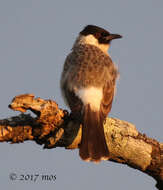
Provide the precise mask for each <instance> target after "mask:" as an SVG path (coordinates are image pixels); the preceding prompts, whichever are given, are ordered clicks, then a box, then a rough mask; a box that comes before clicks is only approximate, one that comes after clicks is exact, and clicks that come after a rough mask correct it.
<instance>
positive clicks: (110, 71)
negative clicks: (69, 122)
mask: <svg viewBox="0 0 163 190" xmlns="http://www.w3.org/2000/svg"><path fill="white" fill-rule="evenodd" d="M98 32H99V31H98ZM86 35H88V34H86ZM108 35H110V33H109V34H108ZM82 36H83V35H82ZM99 36H100V35H96V38H99ZM105 37H106V35H105ZM100 38H101V36H100ZM117 38H118V37H117ZM109 42H110V41H109ZM109 42H108V44H109ZM105 43H106V42H105ZM108 46H109V45H108ZM100 47H101V46H100ZM117 76H118V70H117V68H116V67H115V66H114V64H113V62H112V60H111V58H110V56H109V55H108V54H107V53H106V52H104V51H103V50H102V49H100V48H98V46H96V45H94V44H91V43H90V44H89V43H84V42H83V41H82V40H81V36H80V37H79V38H78V39H77V41H76V43H75V45H74V46H73V48H72V51H71V53H70V54H69V55H68V56H67V58H66V61H65V64H64V69H63V73H62V77H61V89H62V94H63V96H64V98H65V100H66V102H67V104H68V105H69V107H70V109H71V111H72V116H73V119H76V120H78V121H79V122H80V123H82V126H83V127H82V140H81V144H80V146H79V154H80V157H81V158H82V159H83V160H85V161H94V162H99V161H100V160H105V159H108V158H109V150H108V147H107V145H106V140H105V135H104V129H103V122H104V120H105V119H106V117H107V115H108V113H109V112H110V110H111V107H112V101H113V97H114V92H115V83H116V78H117Z"/></svg>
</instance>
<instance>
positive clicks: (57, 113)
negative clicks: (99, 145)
mask: <svg viewBox="0 0 163 190" xmlns="http://www.w3.org/2000/svg"><path fill="white" fill-rule="evenodd" d="M9 107H10V108H11V109H13V110H17V111H21V112H25V111H27V110H31V111H32V112H33V113H35V114H36V117H32V116H31V115H29V114H20V115H18V116H15V117H12V118H9V119H3V120H0V141H1V142H6V141H8V142H12V143H20V142H23V141H25V140H32V141H35V142H36V143H37V144H41V145H44V148H55V147H65V148H66V149H75V148H78V146H79V144H80V141H81V131H82V130H81V127H82V126H81V125H80V124H79V123H78V121H74V120H71V117H69V114H68V112H67V111H64V110H62V109H59V108H58V105H57V104H56V103H55V102H54V101H52V100H43V99H41V98H34V95H32V94H24V95H19V96H16V97H15V98H14V99H13V100H12V103H11V104H10V105H9ZM104 131H105V137H106V142H107V145H108V149H109V152H110V159H109V160H110V161H113V162H117V163H121V164H126V165H128V166H130V167H132V168H135V169H138V170H140V171H142V172H144V173H146V174H148V175H150V176H152V177H153V178H154V179H155V180H156V181H157V184H156V187H157V188H158V189H160V190H161V189H163V143H159V142H158V141H156V140H155V139H151V138H149V137H147V136H146V135H145V134H141V133H139V132H138V131H137V130H136V128H135V126H134V125H133V124H131V123H129V122H126V121H122V120H119V119H116V118H107V120H106V123H105V125H104Z"/></svg>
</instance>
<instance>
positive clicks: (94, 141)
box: [79, 104, 109, 162]
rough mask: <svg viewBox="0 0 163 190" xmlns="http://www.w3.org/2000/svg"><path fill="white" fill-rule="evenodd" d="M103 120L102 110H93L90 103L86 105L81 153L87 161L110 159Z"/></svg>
mask: <svg viewBox="0 0 163 190" xmlns="http://www.w3.org/2000/svg"><path fill="white" fill-rule="evenodd" d="M103 121H104V117H103V116H102V114H100V111H92V110H91V107H90V105H89V104H88V105H85V106H84V113H83V124H82V125H83V127H82V140H81V144H80V147H79V154H80V157H81V158H82V159H83V160H85V161H94V162H99V161H101V160H108V159H109V150H108V147H107V145H106V140H105V135H104V128H103Z"/></svg>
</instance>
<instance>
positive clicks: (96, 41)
mask: <svg viewBox="0 0 163 190" xmlns="http://www.w3.org/2000/svg"><path fill="white" fill-rule="evenodd" d="M118 38H122V36H121V35H119V34H111V33H110V32H108V31H107V30H105V29H103V28H101V27H98V26H95V25H87V26H86V27H85V28H84V29H83V30H82V31H81V32H80V33H79V36H78V38H77V41H76V42H77V43H85V44H91V45H95V46H97V47H98V48H100V49H101V50H102V51H103V52H105V53H107V52H108V49H109V46H110V42H111V41H112V40H114V39H118Z"/></svg>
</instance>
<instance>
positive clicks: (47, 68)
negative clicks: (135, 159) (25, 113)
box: [0, 0, 163, 190]
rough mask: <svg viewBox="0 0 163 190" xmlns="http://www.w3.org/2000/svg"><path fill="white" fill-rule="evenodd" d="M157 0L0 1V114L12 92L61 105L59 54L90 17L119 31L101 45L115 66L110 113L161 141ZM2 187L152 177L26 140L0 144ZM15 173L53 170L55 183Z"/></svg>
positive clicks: (114, 185)
mask: <svg viewBox="0 0 163 190" xmlns="http://www.w3.org/2000/svg"><path fill="white" fill-rule="evenodd" d="M162 18H163V1H161V0H157V1H154V0H148V1H145V0H137V1H133V0H123V1H121V0H116V1H115V0H110V1H108V0H101V1H97V0H94V1H90V0H82V1H77V0H69V1H63V0H60V1H53V0H47V1H43V0H28V1H25V0H14V1H13V0H1V1H0V26H1V27H0V86H1V100H0V105H1V107H0V117H1V118H6V117H10V116H13V115H16V114H18V112H13V111H11V110H9V109H8V108H7V105H8V104H9V103H10V101H11V99H12V98H13V97H14V96H15V95H18V94H22V93H34V94H35V95H36V96H38V97H41V98H46V99H47V98H50V99H54V100H56V101H57V103H58V104H59V106H60V107H62V108H66V106H65V105H64V103H63V99H62V97H61V93H60V89H59V80H60V75H61V71H62V67H63V63H64V59H65V57H66V55H67V54H68V53H69V51H70V49H71V47H72V44H73V42H74V40H75V38H76V36H77V34H78V33H79V31H80V30H81V29H82V28H83V27H84V26H85V25H87V24H95V25H98V26H101V27H104V28H105V29H107V30H109V31H111V32H114V33H119V34H121V35H123V39H122V40H117V41H116V40H115V41H114V42H113V43H112V46H111V49H110V51H109V53H110V55H111V57H112V59H113V61H114V62H115V63H116V64H117V65H118V67H119V70H120V80H119V82H118V85H117V95H116V97H115V100H114V104H113V108H112V112H111V116H112V117H117V118H120V119H122V120H126V121H129V122H132V123H134V124H135V125H136V127H137V129H138V130H139V131H140V132H142V133H146V134H147V135H148V136H149V137H152V138H156V139H157V140H159V141H163V136H162V131H163V130H162V107H163V101H162V97H163V87H162V85H161V84H162V82H161V81H163V75H162V70H163V57H162V54H163V50H162V44H163V36H162V35H163V22H162ZM0 148H1V159H0V168H1V171H0V182H1V187H3V189H10V188H12V189H18V190H19V189H24V190H26V189H29V188H31V189H36V188H39V189H40V190H43V189H45V188H47V189H65V188H68V189H72V190H75V189H79V190H80V189H84V188H85V189H94V190H96V189H99V188H100V189H105V188H108V189H114V190H118V189H132V190H137V189H148V190H153V189H154V185H155V181H154V180H153V179H152V178H151V177H149V176H147V175H145V174H142V173H141V172H139V171H137V170H134V169H131V168H129V167H126V166H123V165H120V164H115V163H111V162H102V163H100V164H98V165H97V164H93V163H85V162H83V161H81V159H80V157H79V156H78V150H74V151H71V150H65V149H64V148H56V149H51V150H43V149H42V147H41V146H39V145H36V144H35V143H34V142H25V143H23V144H13V145H11V144H8V143H1V144H0ZM11 172H15V173H17V175H21V174H24V175H27V174H30V175H34V174H36V173H39V174H40V175H42V174H49V175H51V174H55V175H56V176H57V179H56V181H55V182H44V181H41V180H38V181H36V182H35V183H32V182H30V181H26V182H25V181H24V182H22V181H14V182H13V181H10V180H9V177H8V176H9V174H10V173H11Z"/></svg>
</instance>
